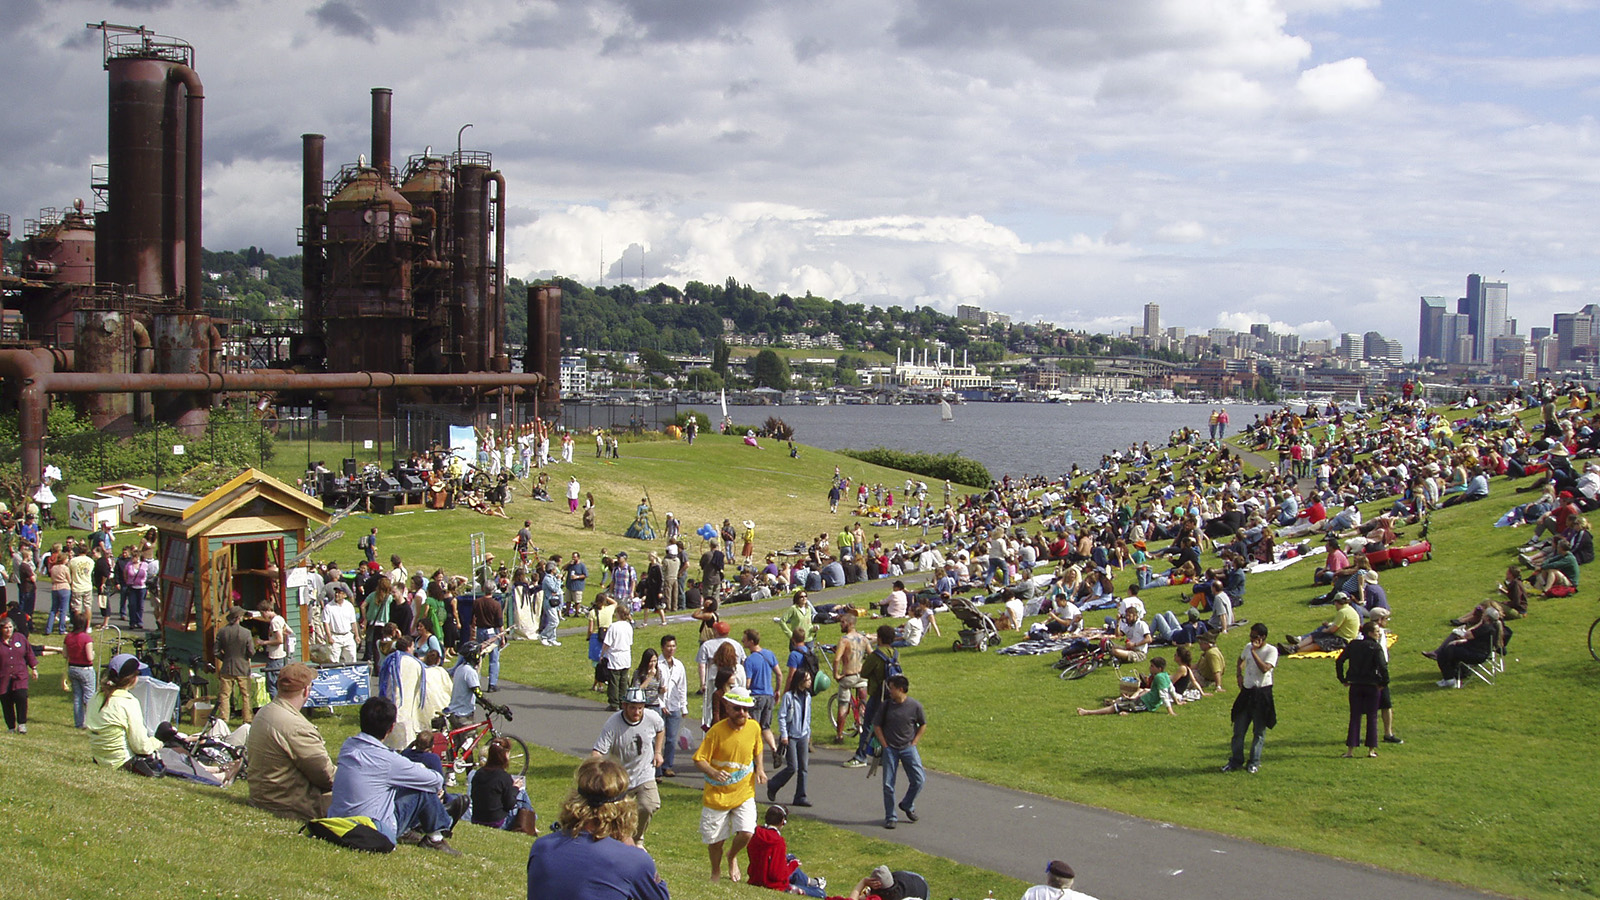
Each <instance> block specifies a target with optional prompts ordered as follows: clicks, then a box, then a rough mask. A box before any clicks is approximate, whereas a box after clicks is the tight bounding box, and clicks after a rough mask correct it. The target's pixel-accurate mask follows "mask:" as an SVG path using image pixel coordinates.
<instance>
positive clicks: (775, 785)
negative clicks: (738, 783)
mask: <svg viewBox="0 0 1600 900" xmlns="http://www.w3.org/2000/svg"><path fill="white" fill-rule="evenodd" d="M787 748H788V749H787V750H786V752H787V753H788V756H787V757H785V758H784V762H783V770H782V771H780V772H779V773H778V774H776V775H774V776H772V780H771V781H769V782H767V792H768V793H770V794H772V795H773V796H774V797H776V796H777V795H778V792H779V791H781V790H783V786H784V785H786V784H788V783H789V779H791V778H793V779H794V780H795V782H794V799H796V800H804V799H806V774H807V772H808V771H809V770H810V768H811V735H809V734H803V735H800V736H798V737H796V736H791V737H790V738H789V743H788V745H787Z"/></svg>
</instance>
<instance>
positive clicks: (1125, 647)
mask: <svg viewBox="0 0 1600 900" xmlns="http://www.w3.org/2000/svg"><path fill="white" fill-rule="evenodd" d="M1117 634H1119V635H1121V636H1122V646H1121V647H1112V648H1111V652H1112V653H1113V654H1114V655H1115V656H1116V657H1117V659H1120V660H1122V661H1123V662H1144V658H1145V655H1146V654H1147V653H1148V652H1149V650H1150V626H1149V625H1148V624H1146V623H1145V621H1144V620H1143V619H1141V618H1139V611H1138V610H1137V609H1135V608H1134V607H1132V606H1129V607H1128V608H1127V609H1125V610H1123V613H1122V621H1120V622H1118V623H1117Z"/></svg>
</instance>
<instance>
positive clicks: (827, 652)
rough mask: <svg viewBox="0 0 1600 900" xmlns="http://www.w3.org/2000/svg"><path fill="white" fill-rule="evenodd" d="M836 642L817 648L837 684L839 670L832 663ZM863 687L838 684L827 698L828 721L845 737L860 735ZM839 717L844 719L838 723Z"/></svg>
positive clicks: (865, 706)
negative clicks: (848, 686)
mask: <svg viewBox="0 0 1600 900" xmlns="http://www.w3.org/2000/svg"><path fill="white" fill-rule="evenodd" d="M838 647H839V645H838V644H818V645H817V649H818V650H821V651H822V657H823V659H825V660H827V662H828V672H829V674H831V675H832V676H833V683H834V684H835V685H839V672H838V670H837V669H835V668H834V665H833V654H834V651H835V650H837V649H838ZM865 693H866V689H865V688H864V687H858V688H847V687H843V686H838V687H837V688H836V690H835V691H834V692H833V695H832V696H831V697H829V698H828V721H830V722H833V723H835V724H834V728H835V731H836V732H837V733H839V734H841V735H843V736H844V737H846V738H853V737H859V736H860V735H861V718H862V717H863V716H864V715H866V711H867V701H866V699H865V697H864V696H863V695H864V694H865ZM840 719H844V723H843V725H840V724H839V722H840Z"/></svg>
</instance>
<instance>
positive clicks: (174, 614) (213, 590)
mask: <svg viewBox="0 0 1600 900" xmlns="http://www.w3.org/2000/svg"><path fill="white" fill-rule="evenodd" d="M130 518H131V521H133V522H135V523H137V524H140V525H150V526H154V527H155V528H156V530H157V531H159V532H160V540H159V542H158V544H157V548H156V549H157V556H156V559H157V560H158V561H159V562H160V566H161V573H160V575H159V577H158V578H157V580H156V584H153V585H151V586H150V587H151V590H150V598H151V603H152V604H153V606H154V611H155V614H156V617H157V621H158V622H159V623H160V626H161V630H162V632H163V635H164V636H165V638H166V642H167V646H168V647H169V648H172V649H174V650H179V651H183V652H188V653H194V654H198V655H203V656H204V658H205V659H206V660H207V661H208V662H209V661H212V660H213V649H212V641H213V637H214V635H215V634H216V630H217V629H218V628H220V627H222V626H223V625H225V624H227V622H226V615H227V610H228V607H230V606H232V605H234V604H236V603H237V604H238V605H240V606H243V607H245V608H246V609H249V610H260V609H263V608H265V607H266V606H268V605H270V606H271V607H272V608H273V609H274V610H276V611H277V613H278V615H281V616H283V617H284V619H285V622H286V623H287V624H288V626H289V627H290V628H291V629H293V630H294V632H295V635H296V642H295V643H296V645H297V647H298V655H299V656H300V657H301V658H302V659H303V658H304V654H305V652H306V641H305V640H304V632H303V616H302V613H301V610H300V608H299V606H300V602H299V601H300V598H299V597H298V596H288V592H287V591H286V590H285V580H286V573H287V572H288V567H287V565H286V562H288V561H290V560H293V559H294V558H295V557H297V556H299V555H300V552H301V549H302V548H303V547H305V545H306V540H307V538H308V536H309V533H310V532H313V531H315V530H316V529H317V528H319V527H321V526H324V525H327V524H328V521H329V515H328V513H326V512H324V511H323V509H322V507H321V505H319V504H318V503H317V501H316V500H314V499H312V498H311V497H307V496H306V495H305V494H303V493H301V492H300V491H298V490H296V489H295V488H294V487H292V486H290V485H287V484H284V483H283V482H281V481H279V480H278V479H276V478H273V477H272V476H271V475H268V474H266V473H265V472H262V471H259V470H257V469H245V470H244V471H243V472H241V473H239V475H238V476H237V477H235V478H234V479H233V480H231V481H229V482H228V483H227V484H224V485H222V486H221V487H219V488H217V489H216V490H214V491H212V492H211V493H209V494H207V495H205V496H204V497H196V496H194V495H192V494H179V493H174V492H171V491H157V492H156V493H154V494H152V495H150V496H149V497H148V498H146V499H145V500H144V501H143V502H141V503H140V504H139V505H138V506H137V507H135V509H134V511H133V515H132V516H131V517H130Z"/></svg>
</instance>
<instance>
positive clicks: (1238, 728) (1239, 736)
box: [1228, 714, 1267, 766]
mask: <svg viewBox="0 0 1600 900" xmlns="http://www.w3.org/2000/svg"><path fill="white" fill-rule="evenodd" d="M1249 728H1250V716H1248V715H1244V714H1241V715H1237V716H1234V717H1233V746H1232V750H1233V753H1232V755H1231V756H1229V757H1228V762H1229V763H1231V764H1233V765H1235V766H1242V765H1244V764H1245V758H1244V733H1245V731H1246V730H1248V729H1249ZM1255 730H1256V733H1255V738H1254V740H1252V741H1251V742H1250V765H1252V766H1259V765H1261V749H1262V748H1263V747H1265V746H1266V744H1267V730H1266V729H1265V728H1262V727H1261V726H1260V725H1257V726H1256V729H1255Z"/></svg>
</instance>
